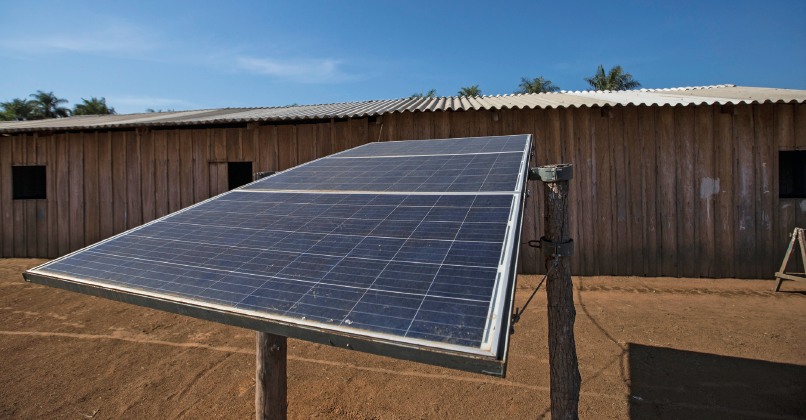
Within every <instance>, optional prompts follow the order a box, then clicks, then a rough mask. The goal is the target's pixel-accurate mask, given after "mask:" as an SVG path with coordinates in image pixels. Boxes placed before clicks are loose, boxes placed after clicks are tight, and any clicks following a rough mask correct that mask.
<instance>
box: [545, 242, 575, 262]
mask: <svg viewBox="0 0 806 420" xmlns="http://www.w3.org/2000/svg"><path fill="white" fill-rule="evenodd" d="M540 250H541V251H543V255H548V256H552V257H570V256H572V255H574V240H573V239H569V240H568V242H565V243H561V244H558V243H554V242H551V241H549V240H548V239H546V238H545V237H542V238H540Z"/></svg>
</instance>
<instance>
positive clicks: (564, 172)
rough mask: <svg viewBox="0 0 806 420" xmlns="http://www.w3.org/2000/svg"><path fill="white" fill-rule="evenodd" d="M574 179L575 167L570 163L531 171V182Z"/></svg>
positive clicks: (541, 167) (535, 168)
mask: <svg viewBox="0 0 806 420" xmlns="http://www.w3.org/2000/svg"><path fill="white" fill-rule="evenodd" d="M572 179H574V167H573V165H570V164H568V163H561V164H557V165H546V166H537V167H534V168H531V169H529V180H530V181H543V182H557V181H570V180H572Z"/></svg>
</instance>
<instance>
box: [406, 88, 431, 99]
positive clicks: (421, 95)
mask: <svg viewBox="0 0 806 420" xmlns="http://www.w3.org/2000/svg"><path fill="white" fill-rule="evenodd" d="M436 97H437V90H436V89H431V90H429V91H428V92H427V93H425V94H424V93H422V92H420V93H415V94H413V95H411V96H409V99H415V98H436Z"/></svg>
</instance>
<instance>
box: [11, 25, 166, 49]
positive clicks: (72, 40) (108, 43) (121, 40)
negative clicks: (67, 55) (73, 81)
mask: <svg viewBox="0 0 806 420" xmlns="http://www.w3.org/2000/svg"><path fill="white" fill-rule="evenodd" d="M150 33H151V31H148V30H146V29H144V28H141V27H139V26H136V25H133V24H130V23H128V22H125V21H113V22H111V23H108V24H107V25H106V26H104V27H101V28H98V29H94V30H91V31H81V30H77V31H70V32H56V33H51V34H45V35H41V36H37V35H34V36H31V37H26V38H24V39H13V38H6V39H5V41H0V46H1V47H3V48H6V49H10V50H16V51H20V52H25V53H32V54H41V53H53V52H78V53H89V54H113V55H120V56H137V55H142V54H143V53H146V52H149V51H152V50H154V49H156V48H157V46H158V45H159V44H158V42H157V40H156V39H154V37H153V36H152V35H150Z"/></svg>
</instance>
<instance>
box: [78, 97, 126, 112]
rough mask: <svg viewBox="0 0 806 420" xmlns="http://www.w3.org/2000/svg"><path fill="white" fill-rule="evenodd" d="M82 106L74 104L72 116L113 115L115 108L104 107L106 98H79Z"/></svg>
mask: <svg viewBox="0 0 806 420" xmlns="http://www.w3.org/2000/svg"><path fill="white" fill-rule="evenodd" d="M81 100H82V101H84V103H83V104H76V105H75V106H74V107H73V115H114V114H117V112H115V108H112V107H109V106H107V105H106V98H100V99H98V98H96V97H94V96H93V97H91V98H90V100H86V99H84V98H81Z"/></svg>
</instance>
